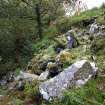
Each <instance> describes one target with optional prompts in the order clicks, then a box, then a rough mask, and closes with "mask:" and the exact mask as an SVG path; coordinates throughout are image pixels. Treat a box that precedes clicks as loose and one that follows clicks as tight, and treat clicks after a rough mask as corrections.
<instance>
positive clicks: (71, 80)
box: [39, 60, 97, 100]
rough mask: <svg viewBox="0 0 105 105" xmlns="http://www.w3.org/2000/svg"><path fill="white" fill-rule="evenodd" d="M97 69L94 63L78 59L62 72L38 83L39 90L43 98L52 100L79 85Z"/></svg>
mask: <svg viewBox="0 0 105 105" xmlns="http://www.w3.org/2000/svg"><path fill="white" fill-rule="evenodd" d="M93 71H94V72H95V71H97V68H96V66H95V63H90V62H88V61H87V60H80V61H77V62H75V63H74V64H72V65H71V66H70V67H68V68H67V69H65V70H64V71H63V72H61V73H60V74H58V75H57V76H55V77H54V78H51V79H49V80H47V81H45V82H42V83H41V84H40V85H39V91H40V93H41V94H42V95H43V98H44V99H45V100H52V99H53V98H55V97H60V96H62V92H63V91H64V90H66V89H68V88H72V87H74V86H76V87H81V86H82V85H84V84H85V83H86V82H87V81H88V80H89V79H90V78H91V77H92V75H93Z"/></svg>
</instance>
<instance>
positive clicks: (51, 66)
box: [47, 62, 59, 77]
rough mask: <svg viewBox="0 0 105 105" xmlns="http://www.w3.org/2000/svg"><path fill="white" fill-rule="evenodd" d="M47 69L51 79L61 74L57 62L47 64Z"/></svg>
mask: <svg viewBox="0 0 105 105" xmlns="http://www.w3.org/2000/svg"><path fill="white" fill-rule="evenodd" d="M47 69H48V71H49V75H50V76H51V77H54V76H56V75H57V74H58V73H59V69H58V65H57V64H56V62H49V63H48V64H47Z"/></svg>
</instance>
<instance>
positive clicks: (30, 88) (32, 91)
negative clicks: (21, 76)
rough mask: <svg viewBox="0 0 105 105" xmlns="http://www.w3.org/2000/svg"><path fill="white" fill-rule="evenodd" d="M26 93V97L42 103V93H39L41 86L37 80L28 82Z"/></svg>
mask: <svg viewBox="0 0 105 105" xmlns="http://www.w3.org/2000/svg"><path fill="white" fill-rule="evenodd" d="M24 93H25V95H26V98H31V99H32V100H34V102H35V103H37V105H39V103H40V99H41V95H40V93H39V87H38V82H37V81H32V82H31V83H30V82H26V85H25V90H24Z"/></svg>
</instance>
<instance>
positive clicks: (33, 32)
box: [0, 0, 105, 105]
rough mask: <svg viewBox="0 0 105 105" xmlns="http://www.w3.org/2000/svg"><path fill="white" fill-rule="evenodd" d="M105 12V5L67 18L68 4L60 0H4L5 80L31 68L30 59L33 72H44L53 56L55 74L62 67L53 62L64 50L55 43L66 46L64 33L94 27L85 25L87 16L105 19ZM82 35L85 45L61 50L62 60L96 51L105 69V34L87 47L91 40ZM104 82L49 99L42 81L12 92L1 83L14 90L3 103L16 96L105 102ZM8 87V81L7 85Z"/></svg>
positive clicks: (39, 103)
mask: <svg viewBox="0 0 105 105" xmlns="http://www.w3.org/2000/svg"><path fill="white" fill-rule="evenodd" d="M104 13H105V5H103V6H102V7H101V8H93V9H92V10H88V11H85V12H82V13H81V14H80V15H79V16H72V17H65V16H64V10H63V7H62V3H61V2H57V1H56V0H0V79H1V78H2V75H4V74H6V73H7V72H8V71H11V70H15V74H16V76H17V75H18V74H19V72H20V70H21V69H23V68H24V69H26V68H27V67H26V66H27V63H28V62H29V61H31V62H32V64H31V65H29V67H28V69H27V70H28V72H31V73H36V74H38V75H39V74H41V73H42V72H43V71H45V69H44V70H43V68H41V67H40V64H43V62H44V61H48V60H49V61H50V60H52V63H49V65H47V67H48V68H47V69H49V71H50V73H53V72H54V73H55V72H57V73H58V72H60V71H58V68H59V67H58V65H59V64H58V65H56V63H53V61H54V60H56V57H57V55H58V53H57V52H56V51H55V49H54V47H56V46H57V45H59V44H60V45H62V46H63V45H64V46H66V45H65V44H67V42H66V38H65V37H64V36H63V34H64V33H65V32H67V31H68V30H70V29H73V28H74V27H75V29H76V28H77V30H76V31H79V32H82V31H84V30H85V31H86V29H88V28H89V27H88V26H84V25H83V24H82V22H83V21H84V20H89V19H93V18H96V22H97V23H99V24H102V25H103V24H105V16H104V15H103V14H104ZM87 33H88V32H87ZM87 33H82V35H84V34H85V35H86V34H87ZM77 36H79V35H77V33H75V35H74V37H75V38H76V39H77V41H78V42H79V45H78V46H77V44H76V47H74V48H72V49H70V50H67V51H66V50H64V51H62V52H61V56H60V57H59V60H60V63H62V64H63V66H64V67H63V68H66V67H68V66H69V65H70V64H72V63H74V62H75V61H76V60H77V59H84V57H85V59H88V60H91V59H92V58H91V56H90V55H95V56H96V58H97V59H96V63H97V65H98V67H99V68H100V69H101V70H99V72H100V73H101V71H102V72H104V73H105V61H104V60H105V54H104V53H105V37H104V36H103V37H101V38H95V40H94V43H92V46H91V47H92V48H91V49H90V48H86V49H85V48H84V45H86V44H87V43H88V41H87V39H85V41H87V42H85V41H84V40H83V39H82V36H79V37H77ZM90 43H91V42H89V44H90ZM87 47H90V45H89V46H87ZM42 61H43V62H42ZM44 63H46V62H44ZM55 68H56V69H55ZM104 82H105V79H104V77H98V78H97V79H92V80H90V81H89V82H88V83H87V84H86V85H85V86H83V87H82V88H73V89H68V90H67V91H64V96H63V97H62V98H59V99H58V98H56V99H54V100H53V101H50V102H46V101H45V100H43V99H42V96H41V95H40V93H39V83H38V81H32V82H30V81H28V82H27V81H25V86H24V91H18V90H13V91H12V92H10V93H9V92H8V91H5V92H4V91H2V87H0V94H1V93H3V92H4V93H5V94H6V93H7V94H8V93H9V95H10V96H9V95H7V96H4V99H3V101H2V102H1V101H0V105H7V104H8V103H9V102H11V100H12V103H10V104H11V105H31V104H32V105H34V104H35V105H105V86H104V85H105V83H104ZM14 84H15V83H12V82H11V83H10V85H13V86H14ZM7 88H8V85H7V86H5V87H3V90H5V89H7ZM0 98H1V97H0Z"/></svg>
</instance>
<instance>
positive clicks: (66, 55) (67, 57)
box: [56, 50, 73, 63]
mask: <svg viewBox="0 0 105 105" xmlns="http://www.w3.org/2000/svg"><path fill="white" fill-rule="evenodd" d="M72 58H73V55H72V54H71V53H70V52H69V51H68V50H63V51H61V52H60V53H59V54H58V55H57V56H56V61H59V62H61V63H65V62H67V63H70V62H71V60H72Z"/></svg>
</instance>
